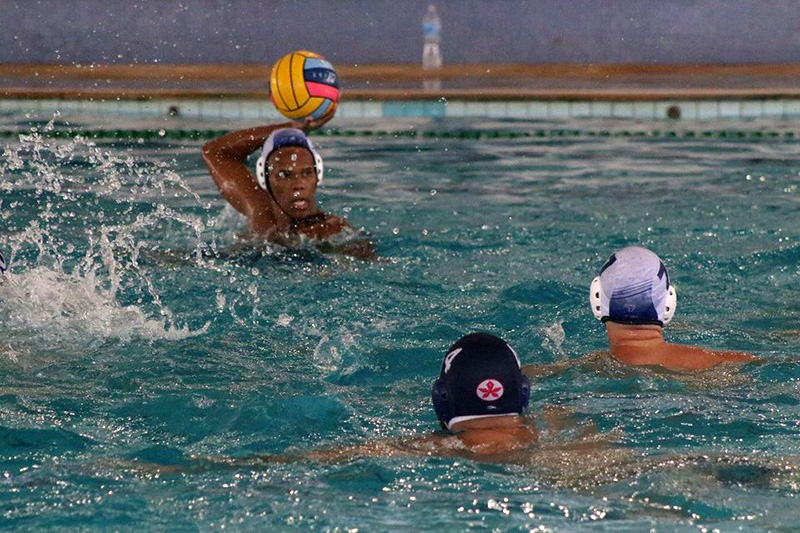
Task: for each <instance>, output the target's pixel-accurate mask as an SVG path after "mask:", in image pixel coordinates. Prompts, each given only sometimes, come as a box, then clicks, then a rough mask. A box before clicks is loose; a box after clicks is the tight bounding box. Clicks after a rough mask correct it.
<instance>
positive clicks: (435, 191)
mask: <svg viewBox="0 0 800 533" xmlns="http://www.w3.org/2000/svg"><path fill="white" fill-rule="evenodd" d="M438 192H439V191H437V190H436V189H431V196H436V193H438Z"/></svg>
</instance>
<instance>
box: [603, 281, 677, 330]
mask: <svg viewBox="0 0 800 533" xmlns="http://www.w3.org/2000/svg"><path fill="white" fill-rule="evenodd" d="M603 297H604V294H603V285H602V284H601V283H600V276H597V277H596V278H594V279H593V280H592V284H591V285H590V286H589V304H590V305H591V306H592V314H593V315H594V317H595V318H596V319H597V320H603V318H606V317H607V316H608V315H604V314H603V299H604V298H603ZM677 306H678V292H677V291H676V290H675V285H672V284H670V286H669V289H668V290H667V301H666V302H665V305H664V320H663V322H664V325H665V326H666V325H667V324H669V323H670V321H671V320H672V317H673V316H674V315H675V308H676V307H677Z"/></svg>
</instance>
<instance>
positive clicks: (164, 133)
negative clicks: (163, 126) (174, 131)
mask: <svg viewBox="0 0 800 533" xmlns="http://www.w3.org/2000/svg"><path fill="white" fill-rule="evenodd" d="M166 134H167V130H158V136H159V137H163V136H165V135H166Z"/></svg>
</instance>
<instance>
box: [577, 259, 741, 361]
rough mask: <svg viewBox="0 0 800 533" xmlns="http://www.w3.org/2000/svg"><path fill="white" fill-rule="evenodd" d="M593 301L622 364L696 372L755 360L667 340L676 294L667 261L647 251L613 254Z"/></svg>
mask: <svg viewBox="0 0 800 533" xmlns="http://www.w3.org/2000/svg"><path fill="white" fill-rule="evenodd" d="M589 300H590V303H591V306H592V312H593V313H594V316H595V317H596V318H597V319H598V320H601V321H602V322H603V323H604V324H605V327H606V334H607V335H608V342H609V347H610V351H611V355H612V356H613V357H614V358H615V359H617V360H618V361H620V362H622V363H625V364H628V365H634V366H660V367H663V368H665V369H667V370H672V371H677V372H691V371H697V370H706V369H709V368H711V367H714V366H717V365H720V364H722V363H746V362H748V361H754V360H756V358H755V357H753V356H752V355H750V354H746V353H740V352H729V351H721V350H707V349H705V348H699V347H695V346H684V345H679V344H671V343H668V342H666V341H665V340H664V326H665V325H667V324H669V322H670V321H671V320H672V317H673V315H674V314H675V307H676V305H677V293H676V291H675V287H674V286H673V285H672V284H671V283H670V278H669V274H668V273H667V268H666V267H665V266H664V263H662V262H661V260H660V259H659V258H658V256H657V255H656V254H654V253H653V252H651V251H650V250H648V249H646V248H642V247H640V246H629V247H627V248H623V249H622V250H619V251H617V252H615V253H614V254H612V255H611V257H610V258H609V259H608V261H606V263H605V265H603V267H602V268H601V269H600V273H599V275H598V276H597V277H596V278H594V280H593V281H592V284H591V288H590V295H589Z"/></svg>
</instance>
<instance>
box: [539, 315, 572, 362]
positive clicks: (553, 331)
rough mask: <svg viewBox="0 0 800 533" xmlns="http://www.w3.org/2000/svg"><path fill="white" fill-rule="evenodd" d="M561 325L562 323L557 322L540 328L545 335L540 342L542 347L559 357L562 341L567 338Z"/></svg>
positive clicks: (561, 352)
mask: <svg viewBox="0 0 800 533" xmlns="http://www.w3.org/2000/svg"><path fill="white" fill-rule="evenodd" d="M562 324H563V321H562V320H558V321H556V322H554V323H553V324H550V325H549V326H544V327H543V328H542V332H543V333H544V335H545V339H544V340H543V341H542V347H544V348H547V349H550V350H552V351H554V352H555V353H557V354H560V355H563V351H562V350H561V345H562V344H564V340H566V338H567V334H566V333H565V332H564V327H563V326H562Z"/></svg>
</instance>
